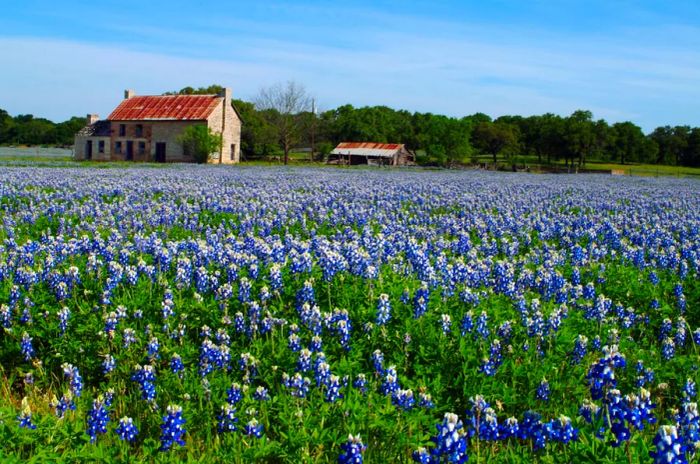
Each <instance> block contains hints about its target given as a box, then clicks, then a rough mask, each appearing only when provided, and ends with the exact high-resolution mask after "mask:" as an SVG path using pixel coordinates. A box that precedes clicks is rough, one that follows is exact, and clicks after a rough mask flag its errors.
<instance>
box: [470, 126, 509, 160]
mask: <svg viewBox="0 0 700 464" xmlns="http://www.w3.org/2000/svg"><path fill="white" fill-rule="evenodd" d="M471 142H472V144H473V145H474V147H476V148H477V149H479V150H480V151H481V152H482V153H485V154H489V155H491V156H493V162H494V163H496V162H497V161H498V157H499V156H506V157H510V156H511V155H513V154H515V152H516V151H517V148H518V128H517V126H515V125H513V124H508V123H504V122H486V121H483V122H480V123H478V124H477V125H476V126H475V127H474V130H473V131H472V138H471Z"/></svg>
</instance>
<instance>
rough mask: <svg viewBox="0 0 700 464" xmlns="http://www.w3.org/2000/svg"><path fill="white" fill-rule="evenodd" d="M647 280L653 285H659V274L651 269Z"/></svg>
mask: <svg viewBox="0 0 700 464" xmlns="http://www.w3.org/2000/svg"><path fill="white" fill-rule="evenodd" d="M649 282H651V284H652V285H654V286H656V285H659V276H658V275H656V272H654V271H651V272H650V273H649Z"/></svg>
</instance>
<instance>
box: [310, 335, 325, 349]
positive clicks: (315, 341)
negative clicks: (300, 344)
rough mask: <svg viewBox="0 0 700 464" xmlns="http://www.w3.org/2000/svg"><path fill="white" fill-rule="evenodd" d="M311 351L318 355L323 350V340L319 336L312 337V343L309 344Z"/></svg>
mask: <svg viewBox="0 0 700 464" xmlns="http://www.w3.org/2000/svg"><path fill="white" fill-rule="evenodd" d="M309 350H310V351H311V352H312V353H318V352H319V351H322V350H323V340H322V339H321V337H319V336H318V335H314V336H313V337H311V343H309Z"/></svg>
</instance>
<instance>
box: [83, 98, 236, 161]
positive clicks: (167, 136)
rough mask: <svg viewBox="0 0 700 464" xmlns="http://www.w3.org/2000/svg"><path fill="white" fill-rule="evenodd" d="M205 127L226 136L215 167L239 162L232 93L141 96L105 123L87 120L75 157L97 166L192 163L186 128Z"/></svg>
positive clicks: (213, 158) (94, 117)
mask: <svg viewBox="0 0 700 464" xmlns="http://www.w3.org/2000/svg"><path fill="white" fill-rule="evenodd" d="M198 124H206V125H207V126H208V127H209V128H211V130H212V132H214V133H217V134H222V143H221V147H220V149H219V152H218V153H212V156H211V157H210V158H209V162H210V163H226V164H233V163H238V162H239V160H240V145H241V118H240V116H239V114H238V112H237V111H236V109H235V108H234V107H233V105H232V104H231V90H230V89H225V90H224V91H223V92H221V94H219V95H159V96H136V95H135V94H134V92H133V91H132V90H127V91H125V92H124V100H123V101H122V102H121V103H120V104H119V106H117V107H116V108H115V109H114V111H112V113H111V114H110V115H109V116H108V117H107V119H105V120H100V119H99V117H98V116H97V115H95V114H89V115H88V116H87V125H86V126H85V127H84V128H83V129H81V130H80V131H79V132H78V133H77V134H76V136H75V158H76V159H79V160H97V161H150V162H158V163H165V162H192V161H194V158H193V157H192V156H190V155H189V154H187V153H185V150H183V147H182V145H181V144H180V143H179V141H178V138H179V136H180V135H181V134H182V132H183V130H185V128H186V127H188V126H192V125H198Z"/></svg>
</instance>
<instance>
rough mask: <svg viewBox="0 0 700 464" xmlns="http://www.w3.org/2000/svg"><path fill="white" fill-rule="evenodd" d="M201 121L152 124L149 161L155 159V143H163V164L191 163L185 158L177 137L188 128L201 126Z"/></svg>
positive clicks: (189, 159) (190, 158)
mask: <svg viewBox="0 0 700 464" xmlns="http://www.w3.org/2000/svg"><path fill="white" fill-rule="evenodd" d="M203 123H204V122H203V121H163V122H154V123H152V128H151V151H150V154H151V160H152V161H155V159H156V143H159V142H165V162H166V163H185V162H193V161H194V159H193V158H192V157H191V156H185V153H184V150H183V148H182V145H181V144H180V142H178V140H177V139H178V137H180V135H181V134H182V132H183V131H184V130H185V128H186V127H188V126H195V125H198V124H203Z"/></svg>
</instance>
